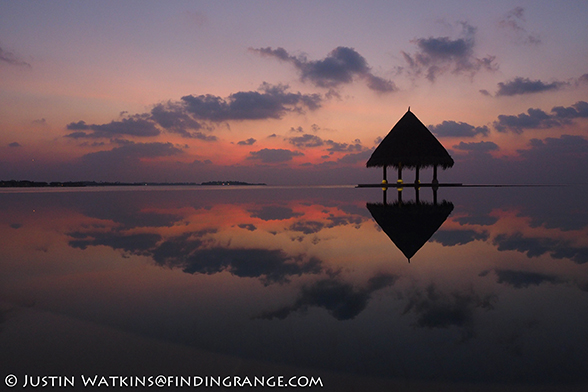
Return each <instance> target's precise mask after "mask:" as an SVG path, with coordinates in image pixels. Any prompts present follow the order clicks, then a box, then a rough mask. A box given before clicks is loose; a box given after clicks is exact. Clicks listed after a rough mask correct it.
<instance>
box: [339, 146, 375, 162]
mask: <svg viewBox="0 0 588 392" xmlns="http://www.w3.org/2000/svg"><path fill="white" fill-rule="evenodd" d="M373 151H374V150H373V149H369V150H365V151H362V152H358V153H351V154H346V155H344V156H342V157H341V158H339V159H337V162H339V163H344V164H350V165H353V164H356V163H358V162H367V160H368V159H369V158H370V156H371V155H372V152H373Z"/></svg>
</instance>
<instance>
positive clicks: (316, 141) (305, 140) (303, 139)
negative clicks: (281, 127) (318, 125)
mask: <svg viewBox="0 0 588 392" xmlns="http://www.w3.org/2000/svg"><path fill="white" fill-rule="evenodd" d="M286 140H288V142H290V143H291V144H293V145H295V146H296V147H298V148H312V147H321V146H324V145H325V142H324V141H323V139H321V138H320V137H318V136H316V135H311V134H309V133H305V134H304V135H302V136H294V137H290V138H287V139H286Z"/></svg>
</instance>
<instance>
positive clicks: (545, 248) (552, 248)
mask: <svg viewBox="0 0 588 392" xmlns="http://www.w3.org/2000/svg"><path fill="white" fill-rule="evenodd" d="M494 245H497V246H498V250H499V251H505V250H516V251H518V252H521V253H525V254H526V255H527V257H537V256H541V255H543V254H545V253H549V255H550V256H551V257H553V258H554V259H563V258H566V259H570V260H572V261H574V262H575V263H577V264H584V263H586V262H588V248H587V247H575V246H573V245H572V244H571V243H570V242H569V241H566V240H561V239H555V238H546V237H538V238H530V237H524V236H523V234H522V233H520V232H517V233H515V234H511V235H507V234H499V235H497V236H496V237H495V238H494Z"/></svg>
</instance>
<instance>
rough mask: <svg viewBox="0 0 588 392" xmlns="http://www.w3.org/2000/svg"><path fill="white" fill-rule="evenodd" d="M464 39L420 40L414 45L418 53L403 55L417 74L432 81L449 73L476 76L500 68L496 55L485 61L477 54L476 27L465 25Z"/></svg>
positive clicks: (463, 29)
mask: <svg viewBox="0 0 588 392" xmlns="http://www.w3.org/2000/svg"><path fill="white" fill-rule="evenodd" d="M461 25H462V34H461V35H462V38H458V39H451V38H449V37H429V38H417V39H415V40H413V41H412V42H413V43H415V44H416V45H417V47H418V51H417V52H416V53H414V54H412V55H411V54H408V53H406V52H402V54H403V56H404V59H405V61H406V62H407V64H408V66H409V69H410V70H411V72H412V73H413V74H415V75H417V76H418V75H421V74H423V73H424V74H426V78H427V79H429V80H430V81H431V82H433V81H435V79H436V78H437V76H438V75H440V74H443V73H445V72H451V73H454V74H466V75H469V76H474V75H475V74H476V73H477V72H478V71H480V70H489V71H494V70H496V69H498V66H497V65H496V64H495V63H494V59H495V57H494V56H487V57H484V58H482V59H480V58H477V57H476V56H475V55H474V46H475V34H476V28H474V27H473V26H470V25H469V24H467V23H462V24H461Z"/></svg>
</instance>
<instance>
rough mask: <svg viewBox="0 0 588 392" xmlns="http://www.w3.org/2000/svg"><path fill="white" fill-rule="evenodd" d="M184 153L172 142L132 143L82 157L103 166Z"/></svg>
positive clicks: (84, 160)
mask: <svg viewBox="0 0 588 392" xmlns="http://www.w3.org/2000/svg"><path fill="white" fill-rule="evenodd" d="M180 154H183V151H182V150H181V149H179V148H177V147H174V146H173V145H172V144H171V143H158V142H156V143H130V144H124V145H122V146H120V147H115V148H113V149H112V150H106V151H97V152H92V153H89V154H86V155H84V156H82V157H81V160H82V162H84V163H91V164H96V165H97V167H101V166H103V165H104V164H105V163H106V162H108V164H109V165H117V164H123V163H129V162H136V161H139V160H140V159H142V158H157V157H166V156H174V155H180Z"/></svg>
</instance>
